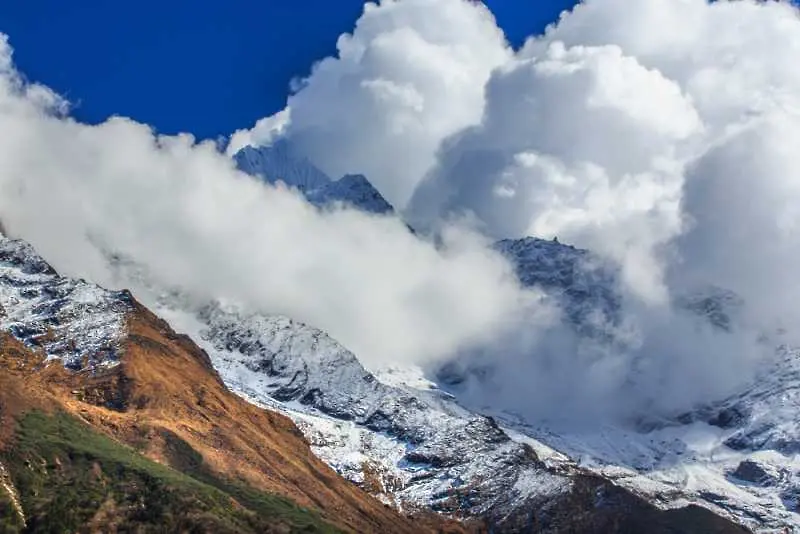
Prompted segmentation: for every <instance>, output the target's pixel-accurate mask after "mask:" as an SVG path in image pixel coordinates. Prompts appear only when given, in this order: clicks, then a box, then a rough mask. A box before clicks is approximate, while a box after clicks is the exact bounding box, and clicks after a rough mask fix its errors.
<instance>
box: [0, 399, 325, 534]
mask: <svg viewBox="0 0 800 534" xmlns="http://www.w3.org/2000/svg"><path fill="white" fill-rule="evenodd" d="M170 440H171V442H172V443H173V446H174V447H176V448H177V450H180V452H181V454H182V455H185V456H184V457H185V458H193V459H194V461H189V462H187V463H186V464H185V465H186V466H187V469H186V470H185V472H180V471H177V470H174V469H172V468H169V467H166V466H163V465H160V464H157V463H155V462H153V461H151V460H148V459H147V458H145V457H143V456H141V455H140V454H138V453H137V452H136V451H134V450H133V449H131V448H129V447H127V446H124V445H121V444H120V443H118V442H116V441H114V440H112V439H110V438H109V437H107V436H105V435H103V434H101V433H99V432H97V431H96V430H93V429H92V428H91V427H89V426H88V425H86V424H84V423H83V422H81V421H79V420H78V419H76V418H74V417H72V416H70V415H67V414H65V413H63V412H58V413H55V414H53V415H48V414H45V413H43V412H39V411H34V412H29V413H27V414H25V415H24V416H22V417H20V418H19V420H18V424H17V431H16V434H15V436H14V438H13V440H12V442H11V447H8V448H7V450H6V451H3V452H0V461H2V462H3V463H4V464H5V465H6V467H7V469H8V471H9V472H10V475H11V478H12V479H13V482H14V484H15V486H16V488H17V490H18V492H19V494H20V499H21V501H22V506H23V508H24V510H25V513H26V515H27V519H28V525H27V529H24V530H23V529H22V528H20V524H19V521H18V519H17V516H16V513H15V512H14V510H13V509H12V508H11V507H10V506H9V505H8V503H7V502H6V503H5V505H4V502H5V501H4V500H3V496H0V531H3V532H14V531H17V532H37V533H38V532H48V533H49V532H53V533H56V532H59V533H60V532H75V531H80V532H84V531H86V532H92V531H97V532H111V531H134V532H181V531H185V532H214V533H226V532H231V533H233V532H236V533H239V532H242V533H246V532H266V533H268V532H276V533H277V532H281V533H283V532H309V533H311V532H321V533H328V532H337V530H336V529H335V528H333V527H332V526H330V525H328V524H326V523H324V522H323V521H322V520H321V519H320V517H319V516H318V515H317V514H316V513H314V512H311V511H308V510H305V509H302V508H299V507H297V506H296V505H294V504H293V503H292V502H291V501H288V500H286V499H282V498H280V497H276V496H271V495H267V494H264V493H261V492H258V491H254V490H251V489H249V488H244V487H241V486H238V485H236V484H232V483H228V482H225V481H223V480H221V479H219V478H217V477H215V476H214V475H213V474H211V472H210V471H208V470H207V469H205V467H204V465H203V462H202V459H201V458H200V456H199V455H198V454H197V453H196V452H194V451H193V449H191V447H190V446H189V445H188V444H186V443H185V442H183V441H181V440H180V438H178V437H177V436H171V437H170ZM6 501H7V499H6Z"/></svg>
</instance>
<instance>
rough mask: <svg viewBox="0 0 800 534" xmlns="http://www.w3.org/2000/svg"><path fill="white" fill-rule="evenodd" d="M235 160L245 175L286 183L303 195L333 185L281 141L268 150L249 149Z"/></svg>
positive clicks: (239, 153)
mask: <svg viewBox="0 0 800 534" xmlns="http://www.w3.org/2000/svg"><path fill="white" fill-rule="evenodd" d="M233 159H234V161H235V162H236V166H237V168H238V169H239V170H240V171H242V172H246V173H247V174H250V175H252V176H258V177H260V178H261V179H263V180H265V181H267V182H269V183H276V182H278V181H282V182H283V183H285V184H286V185H288V186H290V187H296V188H297V189H298V190H300V191H301V192H303V193H306V192H308V191H313V190H314V189H318V188H320V187H325V186H326V185H328V184H329V183H330V182H331V179H330V178H329V177H328V176H327V175H326V174H325V173H324V172H322V171H321V170H319V169H317V168H316V167H315V166H314V164H313V163H311V162H310V161H309V160H308V159H307V158H305V157H303V156H300V155H298V154H295V153H294V151H293V149H292V146H291V145H290V144H289V143H288V142H287V141H285V140H278V141H276V142H275V143H274V144H272V145H270V146H266V147H253V146H246V147H244V148H243V149H241V150H240V151H239V152H237V153H236V154H234V156H233Z"/></svg>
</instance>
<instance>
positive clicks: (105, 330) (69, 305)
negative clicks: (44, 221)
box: [0, 235, 131, 370]
mask: <svg viewBox="0 0 800 534" xmlns="http://www.w3.org/2000/svg"><path fill="white" fill-rule="evenodd" d="M130 306H131V295H130V293H128V292H127V291H120V292H113V291H106V290H105V289H102V288H100V287H98V286H96V285H93V284H90V283H87V282H85V281H83V280H73V279H69V278H64V277H61V276H59V275H58V273H56V272H55V271H54V270H53V269H52V267H50V265H48V264H47V263H46V262H45V261H44V260H43V259H42V258H41V257H40V256H39V255H38V254H37V253H36V252H35V251H34V250H33V248H32V247H31V246H30V245H29V244H27V243H25V242H23V241H19V240H13V239H8V238H5V237H3V236H2V235H0V328H2V329H3V330H6V331H8V332H10V333H11V334H12V335H13V336H14V337H16V338H17V339H19V340H20V341H22V342H24V343H25V344H26V345H28V346H29V347H35V348H37V349H40V350H42V351H44V353H45V354H46V355H47V356H48V357H49V358H52V359H60V360H62V361H63V363H64V365H65V366H67V367H68V368H70V369H73V370H82V369H91V368H94V367H95V366H111V365H115V364H116V363H117V361H118V347H119V342H120V340H121V339H122V337H123V335H124V326H125V314H126V313H127V311H128V310H129V309H130Z"/></svg>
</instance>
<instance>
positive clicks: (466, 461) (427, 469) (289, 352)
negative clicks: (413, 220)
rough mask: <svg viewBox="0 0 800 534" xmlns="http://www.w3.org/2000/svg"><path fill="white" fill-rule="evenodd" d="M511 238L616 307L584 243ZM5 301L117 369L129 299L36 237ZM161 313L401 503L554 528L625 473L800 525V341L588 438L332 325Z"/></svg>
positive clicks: (53, 341)
mask: <svg viewBox="0 0 800 534" xmlns="http://www.w3.org/2000/svg"><path fill="white" fill-rule="evenodd" d="M498 247H499V248H501V250H503V252H504V253H506V254H510V255H511V257H513V258H516V261H517V264H518V265H517V266H518V269H519V272H520V275H521V277H524V278H523V280H524V281H525V282H526V283H529V284H534V283H535V284H539V285H542V286H545V287H547V288H548V289H550V290H554V289H557V288H559V287H561V288H563V291H562V293H561V296H562V298H564V299H567V300H572V301H573V302H574V303H575V306H576V308H575V312H574V315H572V314H570V317H572V318H573V319H574V320H575V321H579V320H581V318H583V317H584V315H583V312H582V310H580V309H579V308H580V306H578V304H581V303H582V304H583V305H584V306H587V307H589V308H600V309H602V310H609V313H613V311H614V310H615V309H616V307H617V300H616V297H615V296H614V293H613V289H610V285H611V284H610V283H609V280H610V279H611V278H609V277H612V276H613V273H611V274H609V273H607V272H605V271H603V270H602V269H601V270H599V271H598V270H596V269H594V266H593V267H592V268H591V269H589V270H582V269H580V268H578V265H579V263H580V264H581V265H584V264H586V262H587V259H586V257H587V255H586V253H585V252H583V251H580V250H578V249H573V248H572V247H567V246H564V245H561V244H559V243H556V242H550V241H540V240H523V241H519V242H504V243H502V244H500V245H498ZM593 269H594V270H593ZM714 295H717V294H716V293H715V294H714ZM714 295H712V296H711V297H709V298H711V299H712V300H713V301H714V302H712V303H709V302H710V301H708V302H707V299H705V300H704V299H700V300H699V301H698V300H695V301H693V302H694V305H696V307H698V309H700V310H704V311H705V312H709V313H710V312H714V314H716V315H719V313H721V312H720V310H725V309H727V308H726V307H725V306H727V305H728V304H731V302H732V304H731V305H732V306H734V307H735V305H737V303H736V299H731V298H724V299H722V300H723V301H724V302H723V303H722V304H725V306H722V307H720V306H717V305H716V304H715V303H716V302H717V301H718V300H719V299H717V298H716V297H714ZM712 297H714V298H712ZM0 305H2V312H1V313H0V316H1V317H0V327H2V328H3V329H5V330H7V331H9V332H11V333H12V334H13V335H15V336H16V337H17V338H18V339H20V340H22V341H23V342H25V343H26V344H28V345H29V346H32V347H37V348H39V349H40V350H42V351H44V352H45V353H46V354H48V355H49V356H50V357H51V358H59V359H61V360H63V362H64V364H65V365H67V366H69V367H71V368H73V369H76V370H77V369H87V368H88V369H91V368H92V367H94V366H99V365H114V364H115V363H116V361H117V351H118V346H119V342H120V340H121V339H122V338H123V337H124V334H125V332H124V330H125V315H126V313H127V312H128V311H129V308H130V306H131V296H130V294H128V293H127V292H112V291H106V290H103V289H101V288H99V287H97V286H94V285H92V284H89V283H87V282H84V281H80V280H70V279H67V278H63V277H60V276H59V275H58V274H57V273H56V272H55V271H53V269H51V268H50V267H49V266H48V265H47V263H46V262H44V260H42V259H41V258H40V257H39V256H38V255H37V254H36V253H35V252H34V251H33V249H32V248H31V247H30V246H29V245H27V244H25V243H24V242H21V241H15V240H10V239H6V238H0ZM157 311H158V312H159V313H160V315H162V316H163V317H164V318H166V319H167V320H168V321H170V323H171V325H172V326H173V327H174V328H176V329H178V330H181V331H183V332H186V333H188V334H190V335H191V336H192V337H193V339H194V340H195V341H197V342H198V343H200V344H201V346H203V347H204V348H205V349H206V350H207V351H208V353H209V356H210V357H211V360H212V362H213V364H214V366H215V367H216V369H217V370H218V371H219V372H220V374H221V376H222V377H223V379H224V381H225V382H226V384H227V385H228V386H229V387H230V388H231V389H233V390H234V391H237V392H238V393H239V394H240V395H242V396H244V397H245V398H247V399H249V400H251V401H252V402H254V403H257V404H260V405H264V406H268V407H271V408H274V409H278V410H280V411H282V412H283V413H285V414H287V415H289V416H290V417H291V418H292V419H293V420H294V421H295V422H296V423H297V424H298V426H299V427H300V428H301V430H302V431H303V432H304V434H305V435H306V437H307V438H308V439H309V441H310V442H311V443H312V446H313V449H314V451H315V452H316V453H317V454H318V455H319V456H320V457H321V458H322V459H323V460H325V461H326V462H327V463H329V464H330V465H331V466H333V467H334V468H335V469H336V470H337V471H339V472H340V473H342V474H343V475H344V476H346V477H347V478H349V479H351V480H352V481H354V482H356V483H358V484H361V485H362V486H363V487H365V488H366V489H368V490H370V491H371V492H373V493H374V494H376V495H378V496H379V497H381V498H382V499H383V500H384V501H385V502H387V503H389V504H391V505H393V506H397V507H400V508H402V509H404V510H411V509H416V508H429V509H433V510H437V511H442V512H446V513H448V514H453V515H457V516H464V517H481V518H486V519H488V520H490V521H491V522H492V524H494V525H497V526H501V527H502V528H505V529H507V530H509V531H524V526H525V525H529V524H530V521H531V520H532V517H534V516H535V520H536V521H544V522H545V523H546V522H547V521H554V520H555V519H554V518H558V517H568V516H570V510H573V511H574V510H576V509H578V508H576V507H581V506H584V507H585V506H589V508H592V506H594V505H593V504H591V502H589V503H588V504H587V503H585V502H582V501H581V503H576V501H575V499H576V498H577V497H576V496H578V495H585V494H587V493H586V492H587V491H589V490H591V491H590V493H591V494H592V495H594V494H600V493H603V494H605V493H604V492H606V493H607V492H610V491H616V490H613V487H615V486H614V485H609V484H610V482H608V481H613V484H615V485H616V486H618V487H621V488H627V490H626V491H628V493H624V494H622V497H620V496H619V495H617V497H615V498H618V500H617V501H615V502H621V503H623V504H624V506H623V508H617V510H618V511H619V510H622V509H628V508H629V507H630V506H634V505H635V506H642V503H643V502H645V501H642V502H639V503H637V502H636V501H635V497H634V496H635V495H641V496H644V497H645V498H646V501H647V502H650V503H654V504H656V505H658V506H659V507H661V508H664V509H669V508H674V507H679V506H683V505H686V504H687V503H698V504H701V505H703V506H705V507H707V508H708V509H711V510H713V511H715V512H716V513H718V514H720V515H722V516H726V515H727V516H729V517H735V518H737V520H738V521H741V522H744V523H747V524H748V525H750V526H752V527H764V528H766V527H771V528H779V527H782V526H783V525H795V526H800V521H799V520H798V515H797V514H796V513H795V510H796V507H797V499H798V495H800V491H799V490H798V488H799V487H800V485H798V480H799V479H800V477H799V476H798V473H800V460H799V459H798V457H797V453H798V450H799V449H800V448H798V447H797V444H798V443H800V416H799V415H798V414H800V406H799V405H798V400H799V399H800V395H798V391H800V365H799V364H798V358H797V355H796V353H795V352H793V351H789V350H786V351H784V352H783V353H782V358H781V359H780V360H779V361H778V363H777V364H776V365H777V367H776V368H774V369H772V370H770V372H765V374H764V376H763V377H762V378H761V380H759V382H758V383H757V384H754V385H753V386H752V387H751V388H748V389H746V390H744V391H742V392H741V394H740V395H737V396H735V397H732V398H731V399H728V400H726V401H723V402H720V403H718V404H717V405H714V406H710V407H706V408H704V409H702V410H698V411H696V412H693V413H691V414H687V415H686V416H685V417H682V418H680V419H679V420H674V421H667V422H664V423H663V424H661V425H659V426H657V427H655V426H651V427H650V428H648V429H641V428H639V429H634V428H622V427H604V428H600V429H597V428H594V429H591V430H587V431H584V432H575V431H564V430H563V429H554V428H548V427H541V426H537V425H535V424H532V423H531V422H530V421H521V420H518V419H515V418H514V417H512V416H510V415H509V414H505V413H491V412H486V413H485V414H479V413H476V412H474V411H471V410H469V409H467V408H465V407H464V406H462V405H461V404H460V403H459V402H458V399H456V398H454V397H453V396H452V395H451V394H449V393H447V392H445V391H442V390H441V389H439V388H438V387H437V386H436V384H434V383H432V382H430V381H429V380H428V379H427V378H426V377H425V376H424V375H423V373H422V372H420V371H419V370H418V369H413V368H391V369H385V370H382V371H380V372H377V373H370V372H369V371H367V370H366V369H365V368H364V367H363V366H362V365H361V363H360V362H359V361H358V359H357V357H356V355H354V354H353V353H352V352H350V351H348V350H347V349H346V348H344V347H342V346H341V345H340V344H339V343H337V342H336V341H335V340H333V339H332V338H330V337H329V336H328V335H326V334H325V333H324V332H322V331H320V330H317V329H315V328H313V327H311V326H307V325H304V324H301V323H298V322H296V321H292V320H291V319H288V318H284V317H278V316H263V315H258V314H244V313H240V312H238V311H237V310H236V309H235V308H233V307H222V306H220V305H210V306H207V307H205V308H203V309H202V310H200V311H197V310H192V309H191V308H190V307H188V306H187V305H184V304H181V303H180V302H179V301H178V300H176V299H175V296H174V295H172V296H171V297H169V298H164V299H163V300H162V305H161V307H160V308H159V309H157ZM604 313H605V312H604ZM725 313H727V312H725ZM712 315H713V314H712ZM716 315H715V316H716ZM489 416H492V417H489ZM591 473H597V474H598V475H599V476H598V477H597V478H592V477H591ZM587 488H588V489H587ZM598 492H599V493H598ZM604 502H605V501H604ZM604 506H605V504H604ZM620 506H622V505H620ZM608 509H609V508H603V511H607V510H608ZM637 509H638V508H637ZM554 510H564V511H565V512H564V513H565V514H566V515H564V516H559V515H558V514H555V512H553V511H554ZM581 510H583V511H586V513H591V514H595V513H599V512H598V510H596V509H593V508H592V511H591V512H589V511H587V510H585V509H583V508H581ZM619 513H622V512H619ZM531 514H534V516H532V515H531ZM537 514H544V515H537ZM548 514H549V515H548ZM554 514H555V515H554ZM576 517H577V516H576ZM580 517H584V516H580ZM586 517H588V516H586ZM592 517H594V516H592ZM613 517H617V516H613ZM613 517H612V519H610V520H614V519H613Z"/></svg>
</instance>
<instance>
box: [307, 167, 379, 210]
mask: <svg viewBox="0 0 800 534" xmlns="http://www.w3.org/2000/svg"><path fill="white" fill-rule="evenodd" d="M307 197H308V199H309V201H310V202H311V203H312V204H315V205H317V206H323V205H330V204H332V203H342V204H346V205H351V206H354V207H356V208H358V209H360V210H362V211H366V212H369V213H377V214H387V213H393V212H394V208H393V207H392V205H391V204H389V202H387V201H386V199H385V198H383V195H381V194H380V192H379V191H378V190H377V189H375V186H373V185H372V184H371V183H370V181H369V180H367V177H366V176H364V175H363V174H347V175H345V176H343V177H342V178H340V179H338V180H336V181H335V182H331V183H330V184H328V185H326V186H325V187H321V188H319V189H316V190H314V191H310V192H309V194H308V195H307Z"/></svg>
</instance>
